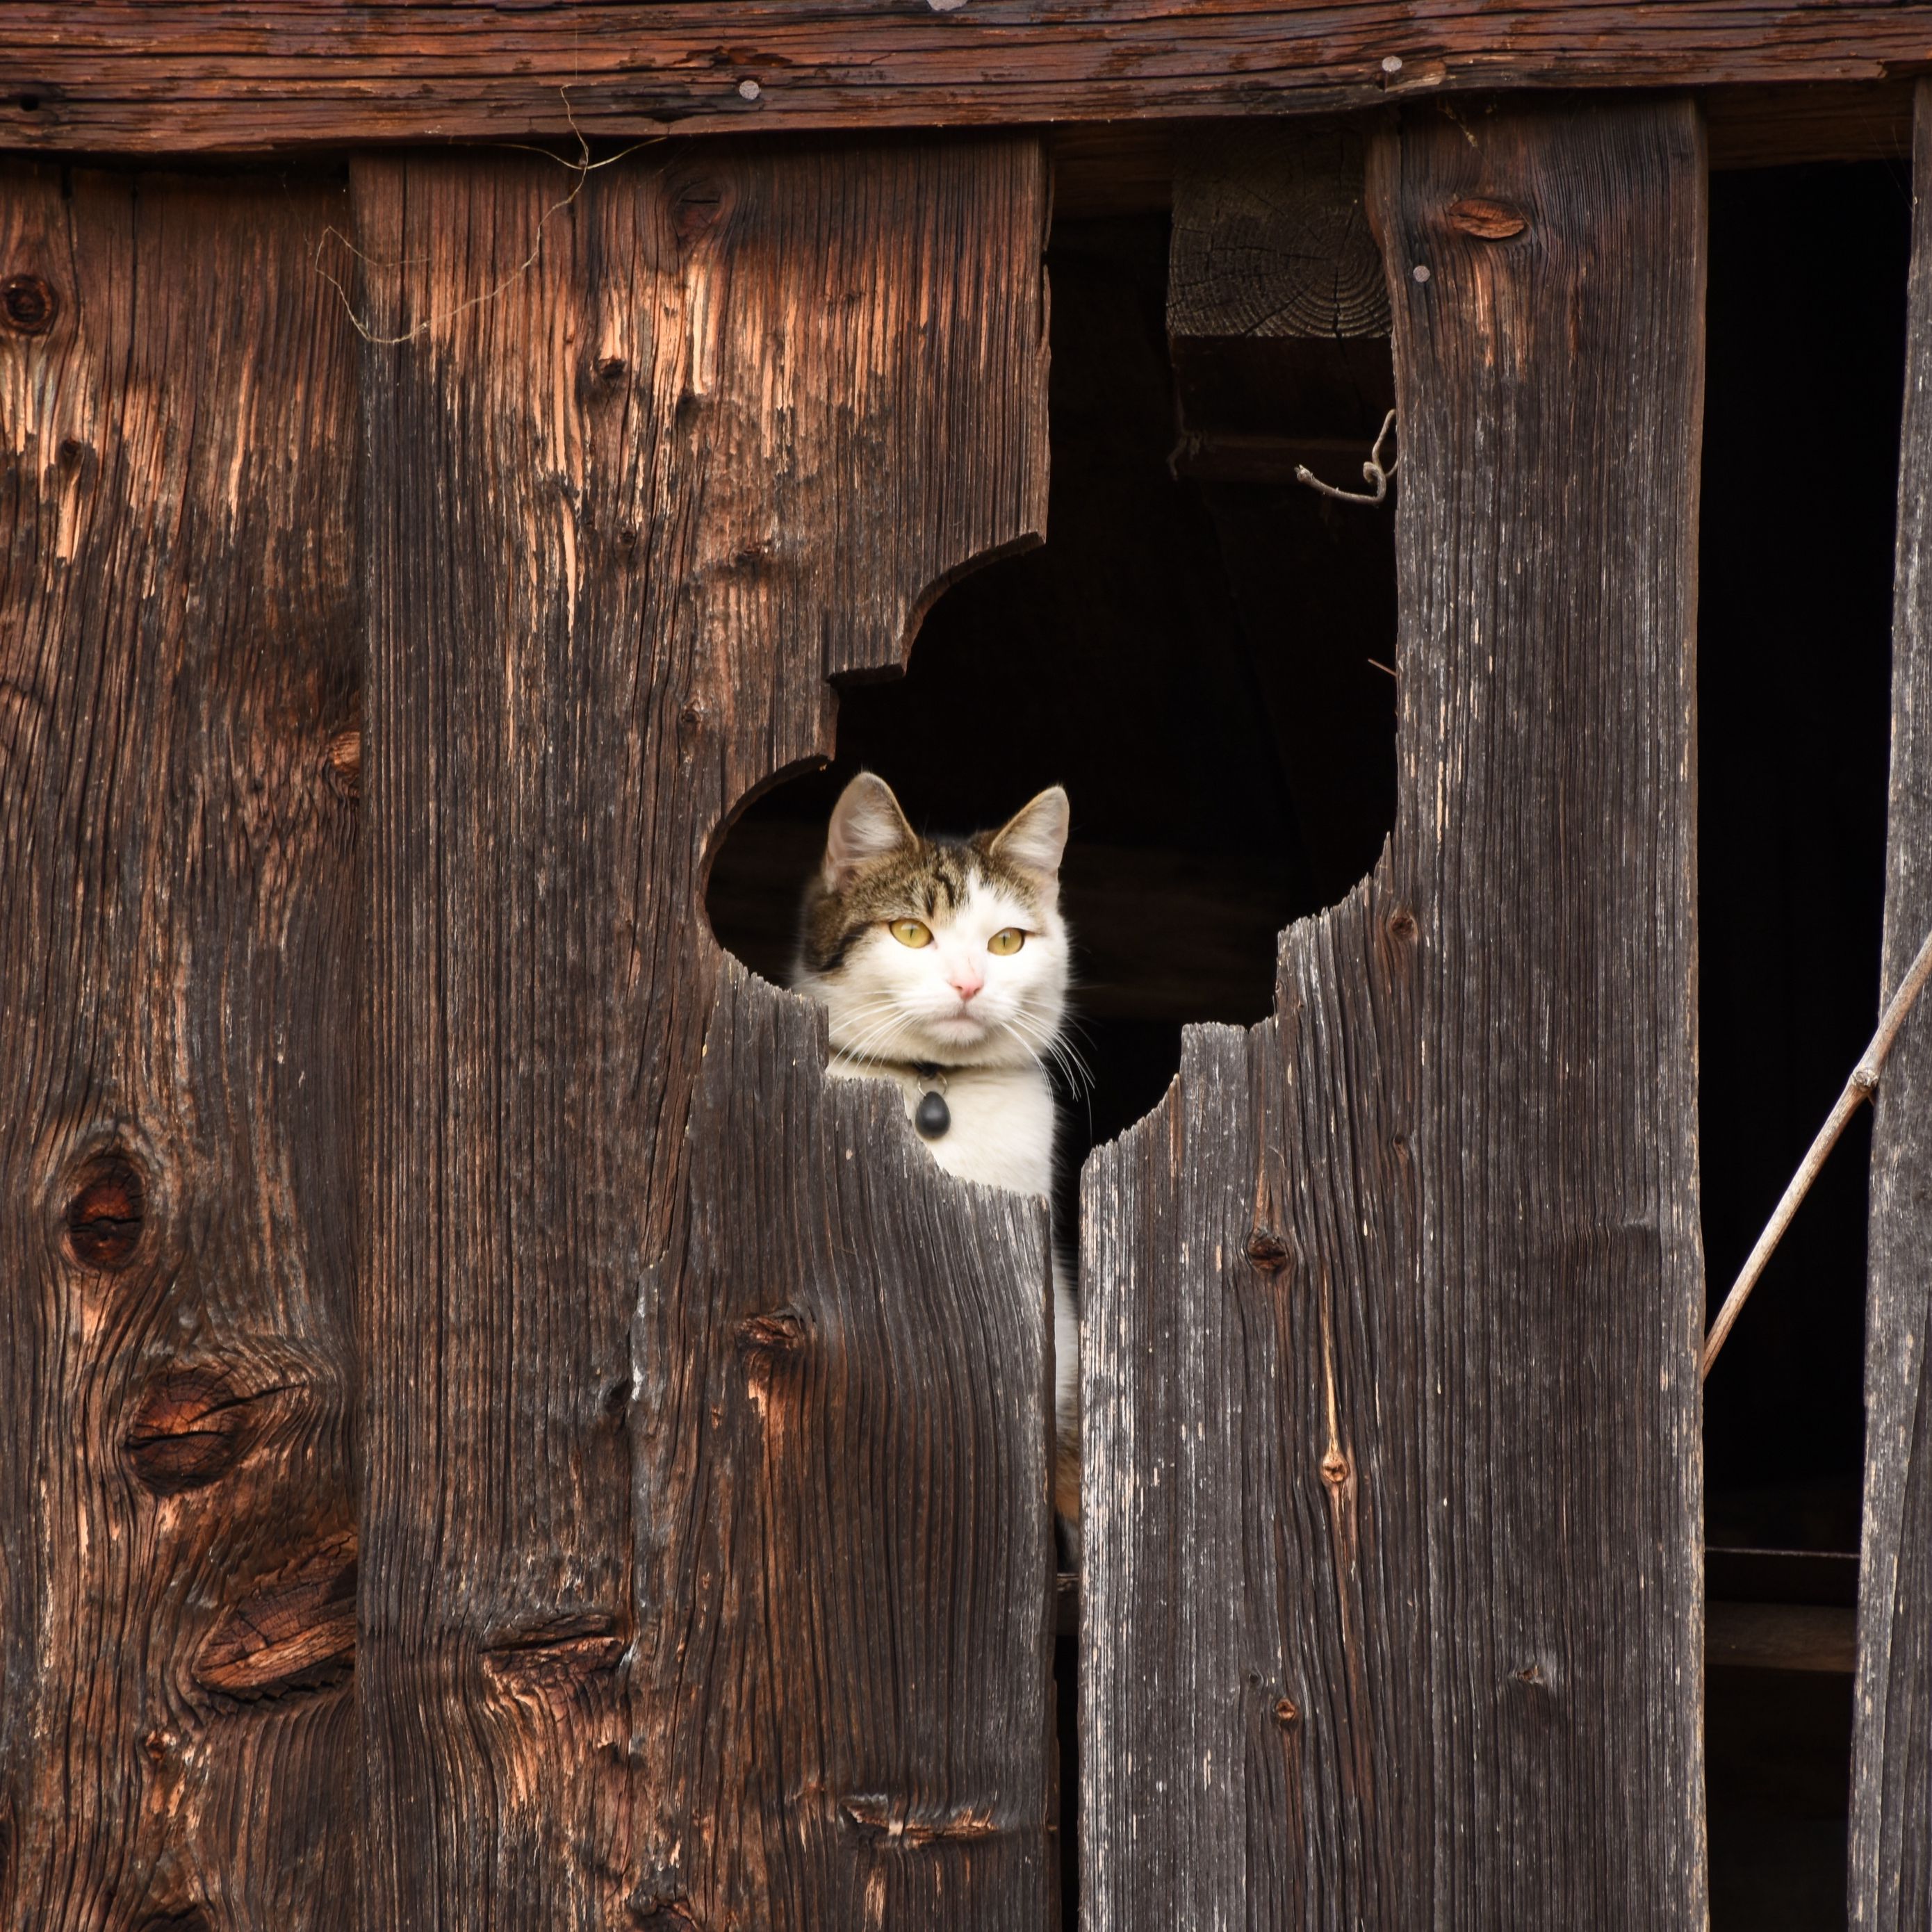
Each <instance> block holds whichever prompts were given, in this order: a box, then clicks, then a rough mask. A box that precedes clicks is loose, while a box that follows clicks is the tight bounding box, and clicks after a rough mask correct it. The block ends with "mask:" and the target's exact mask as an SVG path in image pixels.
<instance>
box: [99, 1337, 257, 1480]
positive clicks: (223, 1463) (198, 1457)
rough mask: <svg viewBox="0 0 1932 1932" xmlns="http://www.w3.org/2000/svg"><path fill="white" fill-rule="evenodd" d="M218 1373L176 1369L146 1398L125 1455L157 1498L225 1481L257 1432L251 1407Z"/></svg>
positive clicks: (123, 1441) (151, 1387) (131, 1429)
mask: <svg viewBox="0 0 1932 1932" xmlns="http://www.w3.org/2000/svg"><path fill="white" fill-rule="evenodd" d="M255 1400H257V1399H256V1398H255V1397H250V1396H245V1395H240V1394H237V1393H236V1391H235V1390H234V1389H233V1388H231V1387H230V1386H229V1383H228V1382H227V1379H226V1377H225V1376H223V1374H222V1373H221V1371H220V1370H218V1369H216V1368H214V1367H192V1368H184V1369H176V1370H172V1372H170V1373H168V1374H166V1375H164V1376H160V1378H159V1379H157V1380H156V1381H154V1382H152V1383H151V1384H150V1385H148V1389H147V1391H146V1392H145V1394H143V1395H142V1398H141V1402H140V1405H139V1407H138V1408H137V1409H136V1410H135V1412H134V1416H133V1421H131V1422H130V1424H129V1425H128V1428H127V1434H126V1436H124V1437H123V1438H122V1439H121V1455H122V1457H123V1458H124V1460H125V1461H126V1463H127V1467H128V1468H129V1469H130V1471H131V1472H133V1475H134V1477H135V1478H136V1481H139V1483H141V1484H142V1485H143V1486H144V1487H145V1488H147V1489H149V1490H152V1491H153V1492H154V1494H155V1495H157V1496H173V1495H175V1494H176V1493H178V1492H179V1491H181V1490H193V1489H199V1488H201V1487H202V1486H204V1485H205V1484H208V1483H211V1482H214V1481H215V1480H216V1479H217V1478H219V1477H221V1476H223V1475H226V1474H227V1472H229V1470H230V1469H233V1467H234V1466H235V1464H236V1462H237V1461H238V1460H239V1459H240V1457H241V1455H242V1451H244V1450H245V1448H247V1447H248V1439H249V1437H250V1436H251V1435H252V1434H253V1433H254V1431H253V1429H252V1427H251V1424H252V1421H253V1415H252V1414H251V1404H252V1403H254V1401H255Z"/></svg>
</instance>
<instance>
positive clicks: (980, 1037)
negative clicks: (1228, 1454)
mask: <svg viewBox="0 0 1932 1932" xmlns="http://www.w3.org/2000/svg"><path fill="white" fill-rule="evenodd" d="M1067 819H1068V805H1067V793H1065V792H1064V790H1061V787H1059V786H1058V785H1055V786H1053V787H1052V788H1051V789H1049V790H1046V791H1043V792H1042V793H1040V796H1038V797H1037V798H1035V799H1033V800H1031V802H1029V803H1028V804H1026V805H1022V807H1021V808H1020V809H1019V811H1017V812H1016V813H1015V814H1014V815H1013V817H1011V818H1010V819H1009V820H1007V823H1005V824H1004V825H1003V826H1001V827H1000V828H999V829H998V831H996V832H980V833H977V834H976V835H974V837H972V838H967V839H961V840H955V839H946V838H921V837H920V836H919V834H918V833H916V832H914V831H913V829H912V826H910V824H909V823H907V819H906V816H905V814H904V812H903V811H901V809H900V808H899V802H898V799H897V798H896V797H895V796H894V795H893V793H892V787H890V786H889V785H888V784H886V781H884V780H883V778H878V777H876V776H874V775H873V774H872V773H871V772H860V773H859V775H858V776H857V777H856V778H854V779H853V781H851V783H850V784H848V785H847V787H845V789H844V791H843V792H842V793H840V794H839V798H838V803H837V804H836V805H834V806H833V807H832V820H831V823H830V825H829V826H828V828H827V829H826V840H825V856H824V859H823V862H822V864H821V865H820V868H819V870H818V871H817V874H816V875H815V876H814V877H813V879H812V880H811V883H810V884H809V885H808V886H807V888H806V891H805V907H804V913H803V917H802V921H801V929H800V933H799V952H798V959H797V963H796V967H795V968H794V971H793V976H792V986H793V990H794V991H796V992H801V993H804V994H805V995H808V996H809V997H810V998H812V999H814V1000H816V1001H817V1002H818V1003H819V1004H820V1006H822V1007H824V1009H825V1010H826V1019H827V1022H828V1026H829V1034H830V1039H831V1046H832V1058H831V1064H830V1067H829V1071H830V1072H831V1073H833V1074H834V1075H835V1076H839V1077H841V1078H843V1079H889V1080H892V1081H895V1082H897V1083H898V1087H899V1088H900V1091H901V1093H903V1094H904V1097H905V1104H906V1112H907V1114H908V1115H910V1116H911V1117H912V1119H913V1125H914V1127H915V1128H916V1130H917V1131H918V1133H919V1135H920V1136H921V1138H922V1139H924V1141H925V1142H926V1146H927V1147H928V1148H929V1150H930V1151H931V1152H932V1157H933V1159H934V1160H936V1161H938V1163H939V1165H940V1166H941V1167H943V1168H944V1169H946V1170H947V1172H948V1173H950V1174H956V1175H959V1176H961V1177H962V1178H963V1179H965V1180H968V1181H984V1182H986V1183H987V1184H989V1185H990V1186H992V1187H1004V1188H1007V1189H1010V1190H1012V1191H1013V1193H1019V1194H1034V1195H1039V1196H1043V1197H1050V1196H1051V1195H1052V1190H1053V1163H1054V1135H1055V1126H1056V1115H1055V1106H1054V1097H1053V1088H1052V1082H1050V1081H1049V1079H1048V1078H1047V1072H1046V1069H1047V1066H1048V1064H1049V1062H1050V1061H1052V1060H1054V1059H1055V1058H1056V1057H1058V1055H1060V1054H1061V1051H1062V1048H1061V1031H1062V1028H1063V1027H1064V1023H1065V1020H1066V1016H1067V987H1068V983H1069V977H1070V976H1069V971H1068V967H1069V960H1068V951H1069V947H1070V936H1069V935H1068V932H1067V925H1066V922H1065V921H1064V919H1062V918H1061V913H1060V861H1061V854H1062V853H1064V851H1065V850H1066V847H1067ZM1053 1331H1054V1332H1053V1344H1054V1409H1055V1436H1056V1439H1057V1442H1058V1454H1057V1456H1056V1457H1055V1472H1054V1505H1055V1508H1056V1509H1057V1510H1058V1512H1059V1514H1060V1517H1061V1521H1062V1523H1063V1525H1064V1529H1065V1534H1066V1537H1067V1543H1068V1545H1069V1548H1070V1553H1071V1552H1077V1550H1078V1547H1079V1543H1078V1539H1079V1519H1080V1450H1079V1441H1080V1339H1079V1338H1080V1329H1079V1313H1078V1310H1077V1308H1076V1304H1075V1301H1074V1295H1073V1284H1072V1283H1071V1281H1070V1280H1069V1278H1068V1274H1067V1269H1066V1268H1065V1267H1064V1265H1062V1263H1061V1261H1060V1259H1059V1258H1058V1255H1056V1256H1055V1260H1054V1264H1053Z"/></svg>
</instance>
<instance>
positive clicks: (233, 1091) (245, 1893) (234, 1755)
mask: <svg viewBox="0 0 1932 1932" xmlns="http://www.w3.org/2000/svg"><path fill="white" fill-rule="evenodd" d="M342 199H343V197H342V196H341V192H340V190H329V189H325V188H318V187H308V186H305V185H303V184H302V183H301V182H300V181H299V179H297V180H294V181H272V180H251V179H247V178H239V179H237V178H230V179H226V180H223V181H214V180H200V181H196V180H186V179H184V180H168V179H165V178H154V177H143V178H134V177H110V176H104V175H89V174H80V175H72V176H65V177H64V176H63V175H62V174H61V173H60V172H58V171H55V170H51V169H47V170H35V169H28V168H24V167H18V166H17V167H13V168H11V169H8V170H7V171H6V172H5V174H4V175H0V452H4V466H0V1283H4V1288H3V1289H0V1523H4V1525H5V1533H4V1535H0V1643H4V1646H5V1649H4V1655H5V1678H4V1683H5V1689H4V1693H0V1920H4V1921H5V1923H6V1924H8V1925H19V1926H26V1925H30V1924H31V1925H33V1926H35V1927H40V1928H43V1932H53V1928H56V1927H89V1928H92V1927H99V1926H104V1925H114V1926H130V1927H133V1926H148V1925H163V1924H165V1925H166V1926H169V1927H184V1928H189V1927H196V1928H198V1927H214V1926H217V1925H218V1926H221V1927H229V1926H233V1927H323V1926H331V1927H335V1926H346V1925H347V1924H349V1923H350V1921H351V1920H352V1918H353V1885H354V1882H355V1870H356V1858H355V1853H354V1850H353V1842H354V1832H355V1823H354V1818H353V1776H354V1758H355V1745H354V1721H355V1712H354V1705H353V1698H352V1696H351V1694H350V1691H349V1689H348V1688H347V1682H346V1679H347V1676H348V1673H349V1671H350V1667H351V1665H352V1663H353V1640H354V1623H353V1606H354V1592H355V1572H354V1565H355V1555H356V1544H355V1529H356V1524H355V1514H354V1508H355V1505H354V1500H353V1472H352V1448H353V1444H352V1430H351V1422H352V1403H353V1395H352V1393H351V1392H352V1391H353V1386H354V1379H353V1365H352V1361H351V1358H350V1324H351V1314H350V1310H351V1299H350V1298H351V1296H352V1295H353V1287H354V1281H353V1256H354V1250H355V1146H354V1133H355V1129H354V1115H353V1102H354V1064H355V1063H354V1055H353V1038H354V1019H353V1016H354V1011H355V1007H356V926H357V913H358V901H359V894H358V891H357V886H356V877H355V842H356V801H355V796H354V781H353V772H354V763H355V756H354V742H355V741H354V739H353V733H352V730H351V727H353V723H354V707H355V703H356V678H357V659H358V652H359V625H358V619H357V604H356V598H357V594H358V592H357V585H356V570H355V556H356V515H355V502H354V487H353V476H354V466H355V462H356V400H355V389H354V373H355V364H354V360H353V356H352V355H351V353H350V341H351V338H350V334H349V332H348V329H347V326H346V323H345V320H344V315H343V312H342V310H341V305H340V303H339V302H338V301H337V300H336V299H335V297H334V296H332V294H331V293H330V292H329V290H328V289H327V288H326V287H324V286H323V284H320V282H319V281H317V279H316V278H315V276H314V274H313V273H312V272H311V257H312V250H313V248H314V243H315V241H316V239H317V236H319V234H320V232H321V230H322V229H323V227H324V226H326V224H327V223H330V222H337V223H339V222H340V221H341V219H342V208H341V202H342ZM344 734H351V735H344Z"/></svg>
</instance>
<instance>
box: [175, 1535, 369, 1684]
mask: <svg viewBox="0 0 1932 1932" xmlns="http://www.w3.org/2000/svg"><path fill="white" fill-rule="evenodd" d="M355 1660H356V1532H354V1531H353V1530H343V1531H340V1532H338V1533H337V1534H336V1535H334V1536H331V1537H328V1538H324V1539H323V1541H321V1542H320V1543H319V1544H317V1545H316V1546H315V1547H314V1548H313V1549H311V1550H306V1551H305V1552H303V1553H302V1554H301V1555H300V1556H296V1557H294V1558H292V1559H290V1561H289V1562H286V1563H284V1564H281V1565H279V1566H278V1567H277V1568H275V1569H274V1570H272V1571H269V1573H268V1574H266V1575H264V1576H262V1577H257V1579H256V1580H255V1582H254V1583H253V1584H252V1585H251V1586H250V1587H249V1588H248V1589H247V1591H246V1592H245V1593H244V1594H243V1595H242V1597H241V1598H240V1599H239V1601H236V1603H234V1604H232V1605H231V1606H230V1607H229V1608H228V1609H227V1610H225V1611H224V1612H223V1613H222V1615H221V1616H220V1619H218V1620H217V1622H216V1624H215V1626H214V1628H213V1629H212V1630H211V1631H209V1632H208V1636H207V1637H206V1638H205V1640H203V1642H202V1646H201V1649H199V1651H198V1652H196V1655H195V1660H194V1667H193V1676H194V1681H195V1682H196V1683H197V1684H199V1685H201V1686H202V1688H203V1689H204V1690H208V1691H220V1693H221V1694H223V1696H225V1697H236V1698H254V1697H285V1696H287V1695H288V1694H290V1693H291V1692H293V1691H319V1690H321V1689H323V1688H325V1687H326V1686H327V1685H331V1684H335V1683H339V1682H341V1680H342V1679H344V1678H345V1677H346V1676H347V1675H348V1674H349V1673H350V1670H352V1669H353V1667H354V1665H355Z"/></svg>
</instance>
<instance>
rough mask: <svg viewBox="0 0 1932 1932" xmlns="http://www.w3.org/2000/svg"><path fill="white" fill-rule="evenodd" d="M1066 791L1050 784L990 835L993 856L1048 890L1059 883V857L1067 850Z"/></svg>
mask: <svg viewBox="0 0 1932 1932" xmlns="http://www.w3.org/2000/svg"><path fill="white" fill-rule="evenodd" d="M1071 809H1072V808H1071V807H1070V805H1068V803H1067V793H1066V792H1065V791H1064V790H1063V789H1062V787H1060V786H1058V785H1049V787H1047V789H1046V790H1045V791H1043V792H1042V793H1040V796H1038V797H1037V798H1036V799H1030V800H1029V801H1028V802H1027V803H1026V804H1025V805H1022V806H1021V807H1020V808H1019V811H1016V812H1015V813H1014V814H1013V817H1010V819H1008V820H1007V822H1006V823H1005V824H1004V825H1003V826H1001V827H1000V829H999V830H998V831H997V832H995V833H994V834H993V836H992V840H991V841H990V842H989V845H988V847H987V849H988V850H989V851H990V852H992V854H993V856H995V858H998V859H1004V860H1005V861H1006V862H1007V864H1008V865H1014V866H1017V867H1018V868H1019V870H1020V871H1022V872H1025V873H1026V874H1028V875H1029V876H1030V877H1033V878H1035V879H1037V880H1039V882H1040V884H1041V886H1043V887H1044V888H1045V889H1047V890H1048V891H1049V892H1057V891H1058V888H1059V884H1060V858H1061V853H1064V851H1065V850H1067V820H1068V817H1069V816H1070V812H1071Z"/></svg>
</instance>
